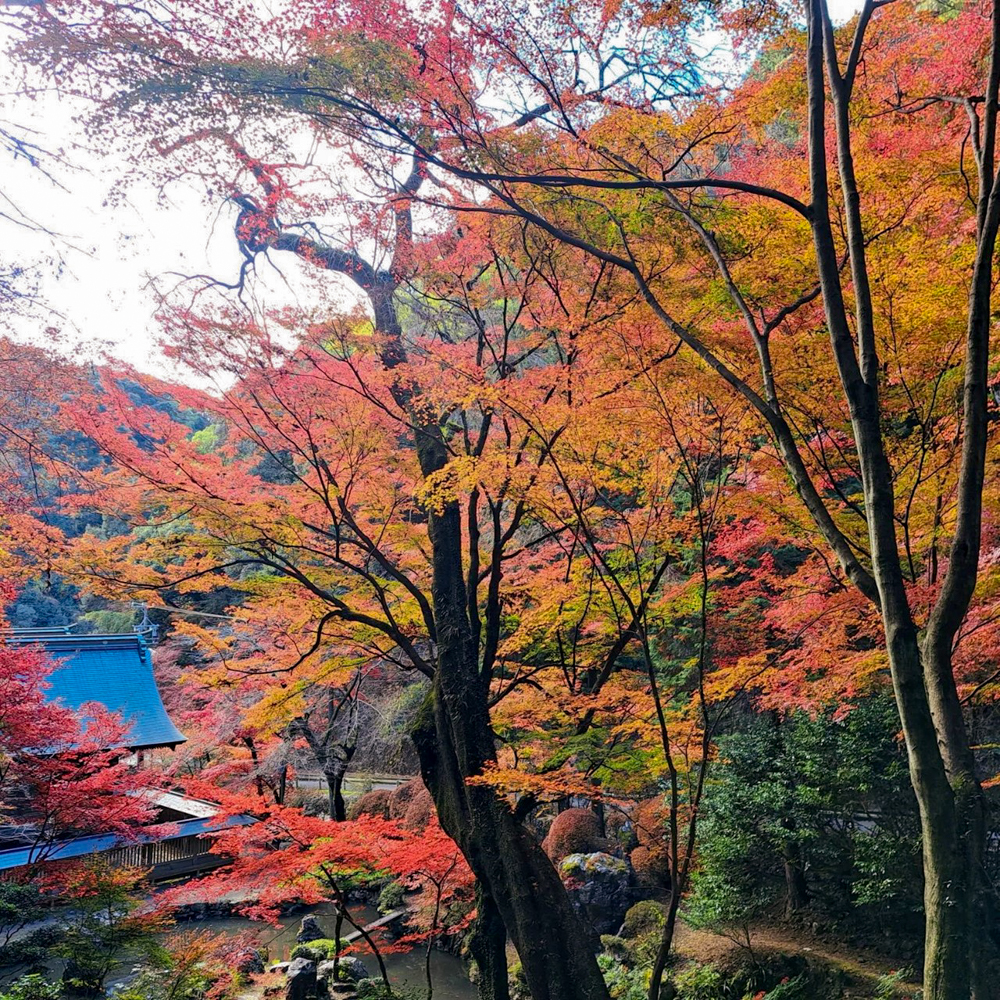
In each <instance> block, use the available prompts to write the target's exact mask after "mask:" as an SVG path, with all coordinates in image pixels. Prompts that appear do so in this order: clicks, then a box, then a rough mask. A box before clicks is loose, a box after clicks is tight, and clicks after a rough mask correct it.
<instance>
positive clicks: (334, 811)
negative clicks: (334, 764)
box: [323, 767, 347, 823]
mask: <svg viewBox="0 0 1000 1000" xmlns="http://www.w3.org/2000/svg"><path fill="white" fill-rule="evenodd" d="M323 776H324V777H325V778H326V791H327V795H326V801H327V809H328V810H329V812H330V819H332V820H334V821H336V822H337V823H343V822H344V820H346V819H347V803H346V802H345V801H344V778H345V776H346V775H345V772H344V771H343V769H342V768H339V767H338V768H336V769H335V770H333V771H326V772H325V773H324V775H323Z"/></svg>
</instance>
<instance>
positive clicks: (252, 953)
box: [233, 948, 264, 976]
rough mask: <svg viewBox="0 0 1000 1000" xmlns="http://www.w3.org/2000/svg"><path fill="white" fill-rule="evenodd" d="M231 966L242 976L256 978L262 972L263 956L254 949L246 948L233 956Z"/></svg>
mask: <svg viewBox="0 0 1000 1000" xmlns="http://www.w3.org/2000/svg"><path fill="white" fill-rule="evenodd" d="M233 966H234V968H235V969H236V971H237V972H239V973H241V974H242V975H244V976H258V975H260V974H261V973H262V972H263V971H264V956H263V954H262V953H261V952H259V951H258V950H257V949H256V948H247V950H246V951H241V952H239V954H237V955H236V956H235V958H234V959H233Z"/></svg>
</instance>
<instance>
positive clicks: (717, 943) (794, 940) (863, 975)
mask: <svg viewBox="0 0 1000 1000" xmlns="http://www.w3.org/2000/svg"><path fill="white" fill-rule="evenodd" d="M750 940H751V943H752V945H753V947H754V948H761V949H769V950H773V951H779V952H782V953H784V954H787V955H799V954H801V955H809V956H814V957H816V958H818V959H820V960H821V961H822V962H824V963H827V964H829V965H831V966H834V967H836V968H838V969H841V970H843V971H844V972H845V973H846V974H847V975H848V976H849V977H850V978H851V979H852V980H853V981H855V982H856V983H858V984H859V985H860V984H866V985H867V984H874V983H875V981H876V980H877V979H878V978H879V976H883V975H886V974H887V973H890V972H894V971H895V969H897V968H899V967H900V966H901V965H903V964H904V963H902V962H900V963H899V964H897V965H896V966H895V967H893V966H892V965H891V964H890V963H889V962H888V961H887V960H886V959H885V958H884V957H882V956H879V955H875V954H873V953H869V952H866V951H865V950H864V949H858V948H847V947H846V946H845V947H837V946H836V945H831V944H829V943H828V942H822V941H817V940H815V939H813V938H805V939H803V938H802V937H796V936H794V935H791V934H789V933H788V932H787V931H786V930H782V929H780V928H775V927H761V928H758V929H756V930H754V931H753V932H752V933H751V938H750ZM674 949H675V951H676V952H677V954H678V955H680V956H682V957H684V958H689V959H694V960H697V961H698V962H720V961H722V960H723V959H726V958H728V957H730V956H732V955H734V954H736V953H737V952H739V951H740V950H741V949H740V946H739V945H737V944H736V943H735V942H734V941H732V940H730V939H729V938H726V937H723V936H722V935H720V934H713V933H712V932H710V931H703V930H695V929H694V928H691V927H687V926H686V925H685V924H683V923H679V924H678V926H677V933H676V937H675V939H674ZM919 987H920V984H919V983H918V982H906V983H901V984H900V995H909V994H911V993H912V992H913V991H914V990H917V989H919Z"/></svg>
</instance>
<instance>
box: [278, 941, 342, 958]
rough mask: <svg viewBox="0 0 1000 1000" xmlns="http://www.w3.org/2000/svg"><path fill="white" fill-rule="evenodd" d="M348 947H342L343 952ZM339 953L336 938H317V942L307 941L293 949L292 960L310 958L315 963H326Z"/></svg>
mask: <svg viewBox="0 0 1000 1000" xmlns="http://www.w3.org/2000/svg"><path fill="white" fill-rule="evenodd" d="M346 947H347V946H346V945H343V944H342V945H341V946H340V950H341V952H343V951H344V948H346ZM336 951H337V942H336V940H335V939H334V938H316V940H315V941H306V942H304V943H303V944H297V945H296V946H295V947H294V948H293V949H292V955H291V957H292V958H308V959H310V960H311V961H313V962H325V961H326V960H327V959H328V958H333V956H334V954H336Z"/></svg>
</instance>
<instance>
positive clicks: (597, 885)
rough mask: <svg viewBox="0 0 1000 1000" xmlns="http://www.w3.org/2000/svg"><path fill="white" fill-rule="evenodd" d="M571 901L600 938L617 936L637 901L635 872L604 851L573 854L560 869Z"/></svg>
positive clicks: (562, 863)
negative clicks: (635, 895) (635, 899)
mask: <svg viewBox="0 0 1000 1000" xmlns="http://www.w3.org/2000/svg"><path fill="white" fill-rule="evenodd" d="M559 875H560V876H561V877H562V880H563V881H564V882H565V883H566V889H567V891H568V892H569V897H570V900H571V901H572V903H573V906H574V908H575V909H576V911H577V912H578V913H579V914H580V916H581V917H583V919H584V920H585V921H586V922H587V923H588V924H589V925H590V926H591V927H593V928H594V930H595V932H596V933H597V934H614V933H615V932H616V931H617V930H618V928H619V927H621V925H622V921H623V920H624V919H625V914H626V913H627V912H628V908H629V906H631V905H632V902H633V901H634V893H633V890H632V868H631V866H630V865H629V863H628V862H627V861H623V860H622V859H621V858H615V857H612V856H611V855H610V854H605V853H603V852H602V851H596V852H594V853H593V854H570V855H568V856H567V857H565V858H563V860H562V862H561V864H560V865H559Z"/></svg>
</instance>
